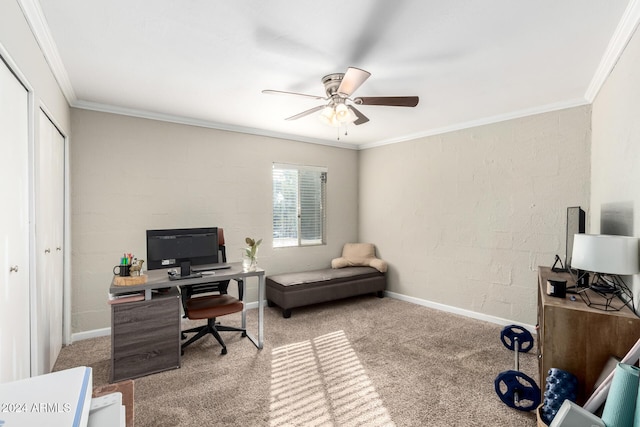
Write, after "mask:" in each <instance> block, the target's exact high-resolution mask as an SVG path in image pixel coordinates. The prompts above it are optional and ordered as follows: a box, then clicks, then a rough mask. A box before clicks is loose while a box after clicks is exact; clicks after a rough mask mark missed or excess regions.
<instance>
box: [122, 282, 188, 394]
mask: <svg viewBox="0 0 640 427" xmlns="http://www.w3.org/2000/svg"><path fill="white" fill-rule="evenodd" d="M178 367H180V298H179V294H178V292H177V291H174V292H171V293H168V294H166V295H162V296H155V295H154V298H152V299H151V300H148V301H139V302H132V303H124V304H114V305H112V311H111V381H112V382H113V381H121V380H123V379H130V378H137V377H141V376H144V375H148V374H152V373H155V372H160V371H164V370H168V369H175V368H178Z"/></svg>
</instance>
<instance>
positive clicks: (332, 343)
mask: <svg viewBox="0 0 640 427" xmlns="http://www.w3.org/2000/svg"><path fill="white" fill-rule="evenodd" d="M269 425H270V426H271V427H288V426H301V425H304V426H374V427H382V426H395V424H394V423H393V421H391V418H390V417H389V413H388V412H387V410H386V408H385V407H384V406H383V405H382V400H381V399H380V396H378V393H377V392H376V390H375V388H374V387H373V384H372V383H371V380H370V379H369V377H368V376H367V374H366V372H365V370H364V368H363V366H362V364H361V363H360V360H359V359H358V356H357V355H356V352H355V351H354V350H353V348H352V347H351V344H350V343H349V340H348V339H347V337H346V335H345V333H344V331H337V332H333V333H330V334H327V335H323V336H320V337H317V338H314V339H312V340H308V341H302V342H298V343H294V344H289V345H286V346H282V347H278V348H275V349H273V351H272V362H271V402H270V411H269Z"/></svg>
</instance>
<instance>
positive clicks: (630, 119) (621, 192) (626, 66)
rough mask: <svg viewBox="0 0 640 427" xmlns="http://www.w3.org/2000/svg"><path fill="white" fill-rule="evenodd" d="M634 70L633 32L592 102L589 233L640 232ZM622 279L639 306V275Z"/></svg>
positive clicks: (638, 94)
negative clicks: (632, 292) (629, 287)
mask: <svg viewBox="0 0 640 427" xmlns="http://www.w3.org/2000/svg"><path fill="white" fill-rule="evenodd" d="M639 73H640V35H638V34H637V33H636V34H635V35H634V36H633V38H632V39H631V41H630V42H629V44H628V45H627V47H626V49H625V51H624V53H623V54H622V56H621V58H620V60H619V61H618V62H617V64H616V67H615V68H614V70H613V72H612V73H611V75H610V76H609V78H608V79H607V81H606V83H605V84H604V86H603V87H602V89H601V90H600V93H599V94H598V96H597V97H596V100H595V101H594V103H593V119H592V121H593V137H592V138H593V139H592V160H591V182H592V194H591V208H590V214H591V228H590V230H589V231H590V232H592V233H608V234H613V233H615V234H620V233H622V234H627V235H633V236H637V237H640V119H639V118H640V79H638V75H639ZM625 280H626V282H627V284H629V285H632V286H633V290H634V294H635V300H636V305H638V303H637V301H638V299H639V298H640V275H637V274H636V275H634V276H633V277H632V278H626V279H625ZM639 312H640V311H639Z"/></svg>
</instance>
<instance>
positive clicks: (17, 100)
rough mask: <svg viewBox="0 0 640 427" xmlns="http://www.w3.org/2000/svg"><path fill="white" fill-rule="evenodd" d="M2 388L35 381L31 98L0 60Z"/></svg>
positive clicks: (0, 353) (0, 314)
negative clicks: (31, 378)
mask: <svg viewBox="0 0 640 427" xmlns="http://www.w3.org/2000/svg"><path fill="white" fill-rule="evenodd" d="M0 150H1V151H0V200H1V202H0V206H1V208H0V349H1V351H0V382H6V381H14V380H20V379H23V378H27V377H29V375H30V357H29V355H30V336H31V335H30V322H29V95H28V92H27V90H26V89H25V88H24V86H23V85H22V84H21V83H20V82H19V81H18V79H17V78H16V76H15V75H14V74H13V73H12V72H11V70H9V68H8V67H7V65H6V64H5V63H4V62H3V61H2V58H1V57H0Z"/></svg>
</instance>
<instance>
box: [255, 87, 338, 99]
mask: <svg viewBox="0 0 640 427" xmlns="http://www.w3.org/2000/svg"><path fill="white" fill-rule="evenodd" d="M262 93H266V94H271V95H295V96H304V97H306V98H313V99H327V98H324V97H322V96H317V95H307V94H306V93H298V92H286V91H284V90H272V89H265V90H263V91H262Z"/></svg>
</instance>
